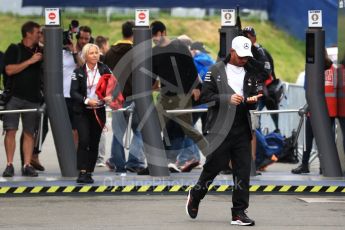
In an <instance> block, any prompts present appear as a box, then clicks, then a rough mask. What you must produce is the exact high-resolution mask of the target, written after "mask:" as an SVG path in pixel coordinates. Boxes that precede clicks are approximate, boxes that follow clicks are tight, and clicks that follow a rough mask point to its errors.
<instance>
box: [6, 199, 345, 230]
mask: <svg viewBox="0 0 345 230" xmlns="http://www.w3.org/2000/svg"><path fill="white" fill-rule="evenodd" d="M304 198H307V199H309V202H311V203H308V202H306V201H304V200H302V199H304ZM310 199H311V200H310ZM185 201H186V196H173V195H156V196H150V195H143V196H78V197H75V196H73V197H17V198H1V199H0V216H1V218H0V228H1V229H126V230H127V229H128V230H130V229H150V230H155V229H157V230H162V229H165V230H168V229H174V230H175V229H198V230H202V229H207V230H209V229H216V230H222V229H239V228H242V227H240V226H232V225H230V215H231V214H230V208H231V197H230V196H229V195H216V196H215V195H208V196H206V197H205V199H204V200H203V201H202V203H201V204H200V209H199V215H198V217H197V219H195V220H192V219H190V218H189V217H188V216H187V215H186V213H185ZM344 204H345V197H343V196H342V197H339V196H336V197H333V196H307V197H305V196H303V195H252V196H251V199H250V207H249V209H248V216H249V217H251V218H253V219H255V221H256V225H255V226H253V227H251V228H252V229H265V230H270V229H272V230H277V229H279V230H280V229H282V230H285V229H294V230H295V229H303V230H309V229H310V230H317V229H320V230H321V229H322V230H324V229H332V230H333V229H339V230H340V229H341V230H342V229H344V225H345V205H344Z"/></svg>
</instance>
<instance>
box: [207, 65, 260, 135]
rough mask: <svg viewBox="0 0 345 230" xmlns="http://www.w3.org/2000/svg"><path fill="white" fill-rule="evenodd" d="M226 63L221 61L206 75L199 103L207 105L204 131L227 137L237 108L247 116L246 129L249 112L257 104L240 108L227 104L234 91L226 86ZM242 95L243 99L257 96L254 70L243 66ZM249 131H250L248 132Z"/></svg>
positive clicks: (242, 104)
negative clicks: (244, 72)
mask: <svg viewBox="0 0 345 230" xmlns="http://www.w3.org/2000/svg"><path fill="white" fill-rule="evenodd" d="M225 67H226V63H225V62H223V61H221V62H218V63H216V64H215V65H213V66H212V67H211V69H210V71H209V72H208V73H207V74H206V77H205V81H204V83H203V85H202V91H201V102H202V103H207V104H208V113H207V123H206V130H207V132H208V133H217V134H220V135H225V136H227V135H228V133H229V132H230V130H231V127H232V126H233V123H234V119H235V115H236V109H237V107H238V108H240V109H243V110H244V111H243V113H244V114H246V115H247V121H248V124H249V125H248V127H249V128H250V127H251V119H250V113H249V110H254V109H256V106H257V104H247V103H241V106H236V105H232V104H230V103H229V98H230V96H231V95H232V94H234V93H235V92H234V90H233V89H232V88H231V87H230V86H229V85H228V80H227V75H226V70H225ZM245 71H246V74H245V77H244V82H243V84H244V85H243V93H244V97H245V99H246V98H247V97H250V96H254V95H257V90H256V87H257V79H256V78H257V77H256V73H255V70H254V69H251V68H249V67H247V66H245ZM249 131H250V130H249Z"/></svg>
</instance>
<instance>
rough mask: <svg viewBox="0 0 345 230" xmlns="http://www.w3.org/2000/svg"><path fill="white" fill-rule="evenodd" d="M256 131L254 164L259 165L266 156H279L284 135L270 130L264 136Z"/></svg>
mask: <svg viewBox="0 0 345 230" xmlns="http://www.w3.org/2000/svg"><path fill="white" fill-rule="evenodd" d="M255 133H256V160H255V163H256V165H260V164H261V162H262V161H263V160H265V159H266V158H271V157H272V155H273V154H274V155H275V156H276V157H278V158H279V155H280V154H281V153H282V150H283V146H284V139H285V138H284V137H283V136H282V135H281V134H280V133H275V132H271V133H269V134H267V135H266V136H265V135H263V134H262V133H261V131H259V130H255Z"/></svg>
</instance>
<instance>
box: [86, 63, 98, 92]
mask: <svg viewBox="0 0 345 230" xmlns="http://www.w3.org/2000/svg"><path fill="white" fill-rule="evenodd" d="M97 70H98V68H97V69H95V72H94V74H93V78H92V82H91V83H90V77H89V73H88V71H86V75H87V84H88V86H87V88H88V89H89V90H90V91H91V89H92V87H93V83H94V82H95V78H96V74H97Z"/></svg>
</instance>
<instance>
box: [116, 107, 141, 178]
mask: <svg viewBox="0 0 345 230" xmlns="http://www.w3.org/2000/svg"><path fill="white" fill-rule="evenodd" d="M130 104H131V102H125V104H124V107H127V106H129V105H130ZM128 118H129V114H127V113H126V112H113V114H112V129H113V140H112V144H111V156H110V159H109V161H110V163H111V164H113V165H114V166H115V167H116V171H117V172H125V171H126V167H131V168H143V167H145V155H144V151H143V145H144V144H143V139H142V136H141V133H140V132H139V131H138V130H137V127H138V124H139V118H138V116H137V113H136V112H134V113H133V120H132V127H131V128H132V131H133V139H132V142H131V144H130V147H129V156H128V161H127V162H126V158H125V151H124V147H123V137H124V135H125V132H126V128H127V124H128Z"/></svg>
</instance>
